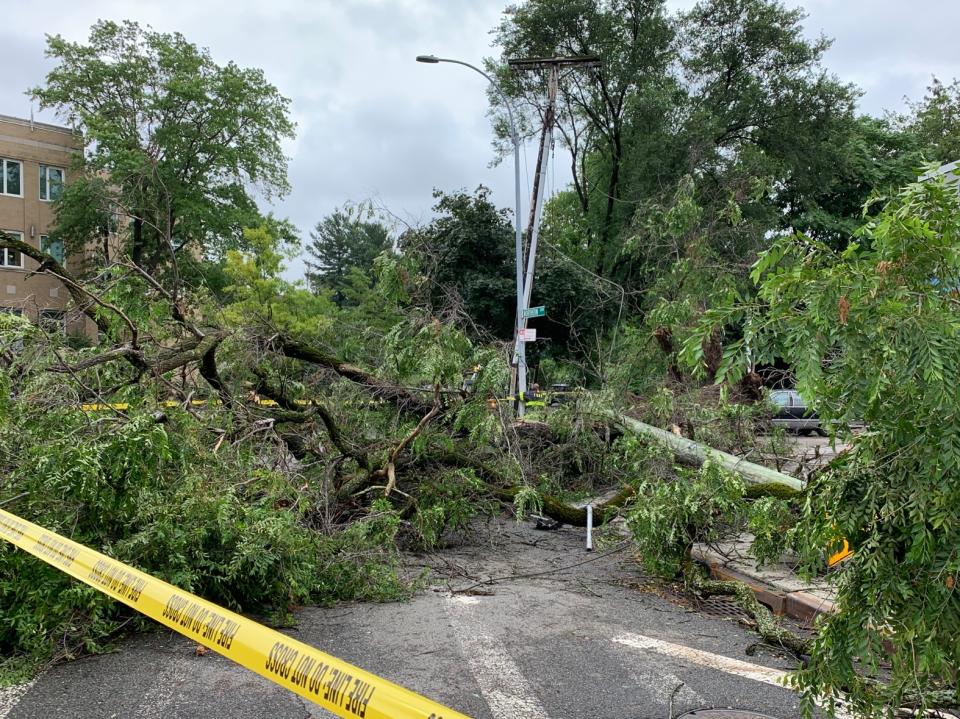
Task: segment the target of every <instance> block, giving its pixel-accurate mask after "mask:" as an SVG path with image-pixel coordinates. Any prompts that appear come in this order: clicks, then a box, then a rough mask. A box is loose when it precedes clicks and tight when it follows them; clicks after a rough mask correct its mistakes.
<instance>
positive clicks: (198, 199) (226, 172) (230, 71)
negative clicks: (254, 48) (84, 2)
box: [31, 21, 294, 266]
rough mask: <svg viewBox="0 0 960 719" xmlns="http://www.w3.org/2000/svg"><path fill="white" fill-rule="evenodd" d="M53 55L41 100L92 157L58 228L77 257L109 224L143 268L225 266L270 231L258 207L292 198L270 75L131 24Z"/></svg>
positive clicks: (55, 42)
mask: <svg viewBox="0 0 960 719" xmlns="http://www.w3.org/2000/svg"><path fill="white" fill-rule="evenodd" d="M47 55H48V57H50V58H52V59H53V60H54V62H55V63H56V65H55V67H54V69H53V70H51V71H50V73H49V74H48V75H47V78H46V81H45V83H44V85H43V86H40V87H37V88H34V89H33V90H32V91H31V93H32V95H33V97H34V98H35V99H37V100H39V101H40V106H41V107H44V108H53V109H54V110H56V111H57V113H58V114H59V115H60V116H62V117H63V118H64V119H65V120H66V121H68V122H69V123H70V124H72V125H73V126H75V127H76V128H77V129H78V130H79V131H80V132H82V133H83V136H84V140H85V142H86V148H87V149H86V153H85V156H84V158H83V163H82V165H79V166H78V167H77V168H76V169H77V171H80V172H82V176H83V179H82V181H79V182H72V183H70V184H68V186H67V190H66V191H65V193H64V200H63V202H62V205H61V206H62V208H64V211H63V212H61V214H60V216H59V227H58V232H60V233H61V234H63V235H64V236H65V237H70V238H72V239H74V240H75V241H77V242H78V245H77V246H82V243H83V242H86V241H89V240H91V239H94V238H95V237H96V236H97V231H98V230H101V229H102V227H103V219H102V218H103V217H104V216H105V215H106V216H113V217H114V218H116V219H114V222H118V221H119V223H118V224H119V227H120V228H121V229H123V231H124V234H125V236H126V237H125V240H126V242H127V243H128V244H127V248H126V251H127V252H129V254H130V256H131V257H132V258H133V259H134V261H136V262H137V263H139V264H143V263H146V264H147V265H150V266H156V265H157V264H158V263H160V262H165V261H167V260H168V259H169V257H170V256H171V255H173V254H176V253H181V252H183V248H188V249H187V250H186V252H185V253H184V254H189V253H200V254H207V255H209V256H210V257H213V258H216V257H220V256H221V255H222V254H223V252H225V251H226V250H227V249H229V248H232V247H237V246H239V245H241V244H242V241H243V238H242V228H244V227H252V226H255V225H257V224H259V221H260V219H261V218H260V213H259V210H258V208H257V204H256V197H257V196H262V197H265V198H267V199H269V198H271V197H272V196H282V195H284V194H285V193H286V192H287V191H288V190H289V184H288V181H287V162H286V158H285V157H284V154H283V148H282V143H283V141H284V140H287V139H290V138H292V137H293V134H294V125H293V123H292V122H291V120H290V118H289V104H290V103H289V100H287V98H285V97H283V96H282V95H281V94H280V93H279V92H278V90H277V89H276V88H275V87H274V86H273V85H271V84H270V83H269V82H267V80H266V79H265V77H264V75H263V72H262V71H260V70H257V69H248V68H241V67H239V66H237V65H236V64H234V63H232V62H228V63H227V64H225V65H218V64H217V63H216V62H215V61H214V60H213V58H212V56H211V55H210V53H209V51H207V50H206V49H202V48H198V47H197V46H196V45H194V44H192V43H190V42H188V41H187V40H186V39H185V38H184V37H183V36H182V35H180V34H179V33H159V32H156V31H154V30H151V29H144V28H142V27H140V26H139V25H137V24H136V23H134V22H130V21H126V22H123V23H119V24H118V23H113V22H109V21H100V22H98V23H97V24H95V25H94V26H93V28H92V29H91V31H90V37H89V39H88V41H87V42H86V43H75V42H70V41H68V40H66V39H64V38H62V37H60V36H59V35H57V36H52V37H49V38H48V47H47ZM104 175H106V176H108V177H109V182H106V183H104V182H102V181H101V180H100V179H99V178H101V177H103V176H104ZM71 195H75V196H76V197H72V196H71ZM84 208H85V209H86V212H78V210H81V209H84Z"/></svg>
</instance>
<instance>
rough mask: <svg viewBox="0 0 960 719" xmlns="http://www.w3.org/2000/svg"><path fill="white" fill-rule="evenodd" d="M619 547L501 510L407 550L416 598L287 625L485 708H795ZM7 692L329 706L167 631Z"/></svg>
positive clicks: (583, 713)
mask: <svg viewBox="0 0 960 719" xmlns="http://www.w3.org/2000/svg"><path fill="white" fill-rule="evenodd" d="M618 546H619V547H620V548H619V549H616V548H615V549H614V551H612V552H609V553H605V550H604V549H603V548H602V547H601V548H600V550H599V551H598V552H596V553H594V554H588V553H586V552H585V551H584V550H583V536H582V531H580V530H574V529H570V528H563V529H561V530H558V531H555V532H537V531H534V530H533V529H532V528H531V527H530V526H529V525H527V524H524V525H517V524H516V523H515V522H513V521H512V520H509V519H500V520H495V521H493V522H492V523H491V524H490V525H489V526H485V527H482V528H480V529H479V530H478V531H477V533H476V535H475V536H474V537H473V539H472V540H471V541H470V542H469V543H465V544H463V545H461V546H458V547H454V548H450V549H446V550H443V551H440V552H436V553H433V554H425V555H419V556H416V557H411V558H410V562H411V571H413V572H416V571H418V570H420V569H421V568H423V567H428V568H430V569H432V571H433V579H432V585H431V586H430V587H429V588H428V589H427V590H426V591H424V592H422V593H420V594H419V595H417V596H416V597H415V598H413V599H412V600H411V601H409V602H405V603H397V604H381V605H376V604H349V605H340V606H337V607H334V608H331V609H319V608H309V609H304V610H302V611H301V612H299V614H298V619H299V626H298V627H297V628H296V629H295V630H293V631H291V632H290V634H292V635H293V636H295V637H296V638H298V639H300V640H302V641H306V642H308V643H310V644H313V645H315V646H317V647H319V648H320V649H322V650H324V651H327V652H330V653H332V654H334V655H336V656H338V657H341V658H343V659H346V660H348V661H351V662H353V663H355V664H357V665H359V666H362V667H363V668H365V669H368V670H370V671H372V672H374V673H377V674H379V675H381V676H383V677H385V678H388V679H390V680H392V681H395V682H397V683H399V684H402V685H404V686H406V687H409V688H410V689H413V690H415V691H418V692H420V693H422V694H425V695H427V696H429V697H431V698H433V699H436V700H438V701H441V702H443V703H445V704H447V705H449V706H451V707H453V708H455V709H457V710H459V711H461V712H464V713H466V714H468V715H470V716H473V717H478V718H482V719H487V718H490V719H515V718H525V717H539V718H546V717H552V718H554V719H558V718H561V717H562V718H568V719H576V718H580V717H583V718H593V719H605V718H608V717H609V718H610V719H614V718H616V719H624V718H630V719H640V718H645V717H651V718H653V717H663V718H664V719H668V718H669V717H671V716H676V715H678V714H680V713H682V712H684V711H688V710H690V709H695V708H698V707H703V706H712V707H736V708H740V709H748V710H753V711H757V712H762V713H765V714H770V715H773V716H776V717H785V718H786V717H796V716H798V709H797V706H798V702H797V698H796V697H795V696H794V695H793V694H792V693H791V692H789V691H787V690H786V689H784V688H782V687H780V686H779V685H778V683H779V681H780V678H781V677H782V672H783V671H784V670H787V669H790V668H791V667H792V662H791V660H790V659H789V658H788V657H786V656H778V655H776V654H775V653H773V652H770V651H760V652H757V653H756V654H755V655H753V656H750V655H748V654H747V649H748V647H750V646H751V645H754V644H755V643H756V642H757V637H756V635H755V634H753V633H751V632H750V631H748V630H746V629H744V628H743V627H741V626H739V625H738V624H736V623H734V622H731V621H729V620H722V619H717V618H714V617H711V616H707V615H704V614H702V613H699V612H697V611H695V610H693V609H691V608H690V607H688V606H685V605H684V604H683V603H682V602H679V601H677V600H675V599H672V598H671V597H669V595H663V596H662V595H661V594H662V593H660V592H658V590H657V589H656V585H655V584H653V583H650V582H648V581H647V580H646V579H645V578H643V577H642V576H641V575H640V574H639V570H638V568H637V567H636V565H635V563H634V562H633V561H632V559H631V557H630V554H629V549H628V548H627V546H626V545H618ZM607 551H609V550H607ZM496 578H500V579H499V581H489V582H488V581H487V580H490V579H496ZM467 588H469V590H468V591H465V592H464V591H459V590H463V589H467ZM451 590H453V591H451ZM3 696H4V695H3V694H0V719H40V718H44V719H45V718H47V717H62V718H63V719H80V718H84V719H94V718H100V717H116V718H124V717H137V718H140V719H153V718H155V717H164V718H170V719H176V718H180V717H182V718H184V719H188V718H189V719H197V718H198V717H204V718H205V719H216V718H217V717H224V718H227V717H229V718H230V719H248V718H249V719H254V718H257V719H260V718H262V717H270V718H272V719H273V718H275V719H287V718H290V719H294V718H296V719H307V718H309V717H327V716H330V715H329V714H327V713H326V712H325V711H323V710H321V709H319V708H318V707H315V706H312V705H308V704H306V703H305V702H304V701H303V700H301V699H299V698H298V697H296V696H294V695H292V694H289V693H287V692H286V691H285V690H283V689H280V688H279V687H275V686H274V685H272V684H270V683H269V682H267V681H266V680H264V679H261V678H260V677H258V676H256V675H254V674H253V673H251V672H249V671H247V670H246V669H243V668H241V667H239V666H236V665H233V664H232V663H230V662H229V661H227V660H225V659H222V658H221V657H219V656H216V655H214V654H213V653H207V654H205V655H203V656H200V655H198V654H197V653H196V652H195V647H194V645H193V644H191V643H190V642H188V641H187V640H185V639H183V638H181V637H179V636H177V635H175V634H172V633H169V632H167V631H166V630H164V631H162V632H157V633H155V634H151V635H141V636H136V637H132V638H130V639H129V640H127V641H125V642H124V643H123V645H122V647H121V649H120V651H118V652H116V653H113V654H107V655H103V656H97V657H88V658H85V659H82V660H79V661H75V662H72V663H69V664H63V665H60V666H57V667H54V668H52V669H50V670H49V671H47V672H46V673H44V674H43V675H41V676H40V677H39V678H38V679H37V681H36V682H35V683H34V684H33V685H31V686H29V687H25V688H23V689H22V690H21V693H20V695H19V696H16V697H13V698H8V699H7V700H6V702H4V700H3ZM11 696H12V694H11Z"/></svg>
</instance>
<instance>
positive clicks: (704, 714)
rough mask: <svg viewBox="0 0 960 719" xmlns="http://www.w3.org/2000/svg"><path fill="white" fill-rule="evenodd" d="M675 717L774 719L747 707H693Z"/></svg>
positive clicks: (687, 718)
mask: <svg viewBox="0 0 960 719" xmlns="http://www.w3.org/2000/svg"><path fill="white" fill-rule="evenodd" d="M677 719H774V717H772V716H770V715H769V714H760V713H759V712H755V711H750V710H749V709H694V710H693V711H692V712H687V713H686V714H681V715H680V716H679V717H677Z"/></svg>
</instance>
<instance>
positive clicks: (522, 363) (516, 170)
mask: <svg viewBox="0 0 960 719" xmlns="http://www.w3.org/2000/svg"><path fill="white" fill-rule="evenodd" d="M417 62H422V63H426V64H428V65H436V64H437V63H441V62H449V63H452V64H454V65H463V66H464V67H469V68H470V69H471V70H473V71H474V72H477V73H479V74H480V75H482V76H483V77H484V78H486V80H487V82H489V83H490V84H491V85H493V89H494V90H496V91H497V94H499V95H500V99H501V100H503V104H504V106H505V107H506V108H507V117H508V119H509V120H510V139H511V140H512V141H513V185H514V195H515V205H516V206H515V208H514V211H513V222H514V230H515V235H516V253H517V317H516V320H515V321H514V323H513V326H514V333H515V335H516V336H515V338H514V339H515V342H514V362H516V364H517V376H518V380H519V382H518V392H519V393H520V394H519V396H520V397H523V393H524V392H526V389H527V358H526V354H527V353H526V347H525V345H524V343H523V342H521V341H520V336H519V331H520V327H522V326H523V309H524V308H523V305H524V301H523V234H522V231H521V230H520V135H519V134H518V133H517V125H516V123H515V122H514V119H513V106H512V105H511V104H510V100H508V99H507V95H506V93H504V91H503V89H502V88H501V87H500V85H498V84H497V82H496V81H495V80H494V79H493V78H492V77H490V76H489V75H488V74H487V73H485V72H484V71H483V70H481V69H480V68H478V67H474V66H473V65H471V64H470V63H468V62H463V61H462V60H452V59H450V58H446V57H437V56H436V55H417ZM523 412H524V403H523V401H522V400H521V401H519V402H518V403H517V415H518V416H520V417H522V416H523Z"/></svg>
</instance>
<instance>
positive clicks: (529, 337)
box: [517, 327, 537, 342]
mask: <svg viewBox="0 0 960 719" xmlns="http://www.w3.org/2000/svg"><path fill="white" fill-rule="evenodd" d="M517 332H518V335H519V337H520V341H521V342H536V341H537V331H536V330H535V329H534V328H532V327H527V328H526V329H520V330H518V331H517Z"/></svg>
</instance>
